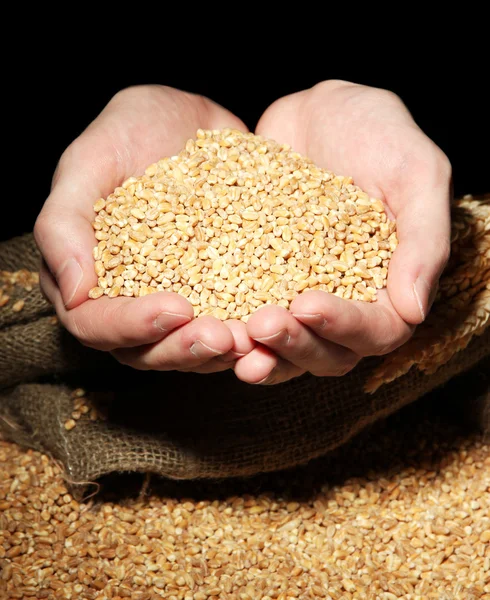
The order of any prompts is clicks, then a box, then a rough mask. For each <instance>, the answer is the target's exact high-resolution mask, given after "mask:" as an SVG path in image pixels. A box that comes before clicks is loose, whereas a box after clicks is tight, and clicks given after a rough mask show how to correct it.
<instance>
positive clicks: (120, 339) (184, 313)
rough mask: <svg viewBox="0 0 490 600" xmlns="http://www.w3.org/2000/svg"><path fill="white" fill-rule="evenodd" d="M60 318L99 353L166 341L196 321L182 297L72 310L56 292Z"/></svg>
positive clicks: (105, 301) (162, 295)
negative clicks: (100, 351)
mask: <svg viewBox="0 0 490 600" xmlns="http://www.w3.org/2000/svg"><path fill="white" fill-rule="evenodd" d="M53 293H54V297H55V306H56V310H57V313H58V316H59V318H60V320H61V322H62V323H63V325H64V326H65V327H66V328H67V329H68V331H69V332H70V333H71V334H72V335H74V336H75V337H76V338H77V339H78V340H80V341H81V342H82V343H83V344H84V345H86V346H89V347H91V348H96V349H97V350H113V349H114V348H132V347H137V346H141V345H143V344H151V343H154V342H156V341H158V340H161V339H163V338H164V337H165V336H166V335H168V334H169V333H170V332H171V331H172V330H174V329H175V328H177V327H180V326H182V325H184V324H186V323H189V322H190V321H191V320H192V319H193V316H194V314H193V308H192V306H191V304H190V303H189V302H188V301H187V300H186V299H185V298H183V297H182V296H179V295H178V294H174V293H170V292H157V293H155V294H151V295H148V296H144V297H142V298H123V297H121V298H108V297H107V296H102V297H101V298H98V299H97V300H88V301H87V302H84V303H83V304H81V305H80V306H77V307H76V308H74V309H72V310H66V309H65V307H64V306H63V302H62V300H61V296H60V294H59V292H58V291H57V290H56V289H55V290H54V292H53Z"/></svg>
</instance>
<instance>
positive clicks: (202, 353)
mask: <svg viewBox="0 0 490 600" xmlns="http://www.w3.org/2000/svg"><path fill="white" fill-rule="evenodd" d="M190 351H191V352H192V354H194V356H195V357H196V358H209V355H210V354H211V355H214V356H219V355H220V354H223V352H221V351H220V350H216V348H211V346H208V345H207V344H205V343H204V342H201V340H196V341H195V342H194V343H193V344H192V346H191V347H190Z"/></svg>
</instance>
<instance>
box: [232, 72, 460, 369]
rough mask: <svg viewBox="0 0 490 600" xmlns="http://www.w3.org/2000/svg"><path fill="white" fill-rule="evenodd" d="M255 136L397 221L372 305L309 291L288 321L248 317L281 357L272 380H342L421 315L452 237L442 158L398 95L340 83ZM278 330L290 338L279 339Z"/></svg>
mask: <svg viewBox="0 0 490 600" xmlns="http://www.w3.org/2000/svg"><path fill="white" fill-rule="evenodd" d="M257 133H258V134H260V135H262V136H264V137H269V138H273V139H276V140H278V141H280V142H286V143H289V144H290V145H291V146H292V147H293V148H294V149H295V150H296V151H297V152H300V153H302V154H305V155H307V156H308V157H309V158H311V159H312V160H313V161H314V162H315V163H316V164H318V165H319V166H321V167H324V168H327V169H328V170H331V171H333V172H335V173H337V174H339V175H345V176H349V175H350V176H352V177H353V178H354V180H355V183H356V184H357V185H359V186H360V187H362V188H363V189H364V190H365V191H366V192H368V193H369V194H370V195H371V196H374V197H378V198H380V199H382V200H383V201H384V202H385V204H386V205H387V207H388V212H389V213H391V215H390V216H392V217H394V218H396V220H397V229H398V237H399V240H400V246H399V248H398V250H397V251H396V253H395V254H394V257H393V259H392V261H391V264H390V271H389V278H388V288H387V290H382V291H381V293H379V295H378V302H376V303H374V304H366V303H362V302H354V301H347V300H340V299H339V298H337V297H335V296H333V295H330V294H325V293H323V292H309V293H308V294H302V295H300V296H299V297H297V298H296V299H295V300H294V301H293V303H292V304H291V307H290V309H291V314H289V315H288V314H285V313H284V312H283V311H279V310H278V309H277V308H274V307H269V308H267V309H262V310H261V311H259V312H258V313H257V314H256V315H253V316H252V317H251V319H250V321H249V323H248V324H247V331H248V333H249V335H250V336H251V337H252V338H254V339H255V340H257V341H261V342H262V343H264V344H266V345H267V346H268V348H269V350H274V351H276V352H277V353H278V354H279V355H280V356H281V359H282V363H280V364H279V367H280V368H279V370H280V371H281V370H282V374H281V373H280V374H279V376H277V377H273V378H272V380H273V381H278V380H281V379H287V378H289V377H290V376H295V375H297V374H299V373H301V372H302V371H305V370H309V371H311V372H312V373H314V374H317V375H328V374H330V375H334V374H340V373H343V372H346V371H347V370H349V368H352V366H353V365H354V364H355V363H356V361H357V360H359V358H360V357H362V356H367V355H371V354H384V353H386V352H388V351H390V350H392V349H394V348H395V347H397V346H398V345H400V344H402V343H403V342H404V341H406V340H407V339H408V337H409V336H410V335H411V333H412V331H413V326H414V324H416V323H419V322H420V321H421V320H423V318H424V317H425V311H426V308H424V307H426V306H427V304H428V303H429V302H430V299H429V298H428V297H429V289H430V286H432V285H433V280H434V279H436V277H437V272H439V273H440V269H441V266H442V265H443V264H444V258H445V245H446V246H447V243H448V231H449V218H448V212H449V211H448V204H447V197H448V196H447V188H448V176H447V173H448V169H447V167H446V163H447V160H446V159H445V157H443V155H442V153H441V152H440V151H439V150H438V149H437V147H436V146H435V145H434V144H433V143H432V142H431V141H430V140H429V139H428V138H427V137H426V136H425V135H424V134H423V133H422V132H421V130H420V129H419V128H418V127H417V126H416V124H415V123H414V122H413V120H412V118H411V116H410V113H409V112H408V111H407V109H406V108H405V107H404V106H403V104H402V103H401V102H400V100H399V99H398V98H397V97H396V96H394V95H392V94H389V93H387V92H384V91H381V90H373V89H372V88H363V87H362V86H355V85H346V84H343V83H342V84H341V85H337V84H336V82H333V85H332V82H328V83H327V84H320V85H319V86H316V87H315V88H313V89H311V90H307V91H304V92H300V93H298V94H294V95H292V96H288V97H286V98H282V99H281V100H279V101H277V102H276V103H274V104H273V105H272V106H271V107H270V108H269V109H268V110H267V111H266V113H265V114H264V115H263V117H262V118H261V120H260V122H259V124H258V126H257ZM441 155H442V156H441ZM431 195H433V196H434V202H432V197H431ZM427 197H429V200H430V203H428V202H426V199H427ZM435 224H437V225H436V226H435ZM431 228H432V230H431ZM437 230H438V231H437ZM428 231H429V232H430V233H433V235H432V239H431V237H429V236H427V233H428ZM441 241H442V244H441ZM425 253H427V254H425ZM421 256H422V260H425V261H426V263H427V266H425V267H424V266H421ZM427 257H429V258H427ZM424 270H425V272H426V273H424ZM417 278H418V279H417ZM417 281H418V285H419V287H418V288H417V289H416V287H415V285H416V284H415V283H414V282H417ZM420 282H422V284H420ZM420 285H422V286H423V288H420ZM421 289H422V293H421V291H420V290H421ZM292 315H294V316H295V317H296V320H295V319H293V318H292ZM305 327H307V331H305ZM278 331H283V332H284V331H286V332H287V335H282V336H281V335H279V336H278V337H276V335H274V332H278ZM259 335H260V336H261V337H258V336H259ZM315 336H316V337H315ZM286 346H287V347H286ZM288 365H289V366H288ZM291 365H294V366H295V367H296V368H292V367H291ZM248 366H249V365H248V363H247V362H246V359H241V361H239V362H238V365H237V369H238V370H239V374H240V375H241V376H247V375H248Z"/></svg>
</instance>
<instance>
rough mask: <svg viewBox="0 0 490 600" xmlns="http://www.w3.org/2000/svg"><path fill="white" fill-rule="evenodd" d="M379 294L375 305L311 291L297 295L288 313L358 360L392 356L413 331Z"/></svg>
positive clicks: (384, 297) (384, 295) (386, 297)
mask: <svg viewBox="0 0 490 600" xmlns="http://www.w3.org/2000/svg"><path fill="white" fill-rule="evenodd" d="M382 292H383V291H382V290H381V291H380V292H379V293H378V300H377V302H374V303H368V302H361V301H357V300H343V299H342V298H339V297H338V296H335V294H328V293H326V292H321V291H311V292H306V293H303V294H300V295H299V296H297V297H296V298H295V299H294V300H293V301H292V302H291V306H290V310H291V313H292V314H293V316H294V317H295V318H296V319H298V321H300V322H301V323H303V324H304V325H307V326H308V327H309V328H310V329H311V330H312V331H313V332H314V333H315V334H316V335H318V336H319V337H321V338H323V339H325V340H329V341H330V342H333V343H335V344H339V345H340V346H345V347H346V348H349V349H350V350H352V351H353V352H355V353H356V354H357V355H359V356H375V355H382V354H386V353H387V352H391V351H392V350H394V349H395V348H397V347H398V346H400V345H401V344H403V343H404V342H406V341H407V340H408V339H409V338H410V336H411V334H412V332H413V327H412V326H410V325H409V324H408V323H405V322H404V320H403V319H402V318H401V317H400V315H399V314H398V313H397V312H396V311H395V310H394V308H393V307H392V306H391V303H390V300H389V298H388V295H387V293H386V292H385V293H384V294H383V293H382Z"/></svg>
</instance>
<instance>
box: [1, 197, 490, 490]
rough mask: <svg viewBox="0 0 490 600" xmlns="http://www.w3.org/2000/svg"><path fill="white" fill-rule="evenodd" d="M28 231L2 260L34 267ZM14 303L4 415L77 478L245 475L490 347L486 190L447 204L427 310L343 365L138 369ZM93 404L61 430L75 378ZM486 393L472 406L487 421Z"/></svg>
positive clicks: (391, 403) (353, 426)
mask: <svg viewBox="0 0 490 600" xmlns="http://www.w3.org/2000/svg"><path fill="white" fill-rule="evenodd" d="M38 259H39V257H38V256H37V252H36V250H35V245H34V243H33V239H32V236H24V237H22V238H17V239H14V240H12V241H10V242H7V243H4V244H1V245H0V270H4V271H16V270H18V269H23V268H25V269H33V268H34V265H35V264H36V262H37V261H38ZM16 297H22V298H23V299H24V300H25V306H24V308H23V310H21V311H20V312H18V313H14V312H12V308H11V302H8V303H7V304H6V305H5V306H3V307H2V308H0V428H1V430H2V431H3V434H4V435H5V437H6V438H8V439H10V440H13V441H16V442H18V443H21V444H23V445H27V446H30V447H33V448H36V449H38V450H41V451H43V452H47V453H49V454H50V455H52V456H53V457H54V458H56V459H58V460H59V461H60V462H61V464H62V465H63V467H64V469H65V472H66V475H67V479H68V480H69V481H71V482H73V483H77V482H80V483H83V482H87V481H91V480H94V479H96V478H98V477H100V476H101V475H104V474H107V473H110V472H114V471H143V472H148V471H149V472H154V473H158V474H160V475H164V476H166V477H170V478H174V479H194V478H219V477H231V476H238V475H240V476H242V475H253V474H255V473H259V472H267V471H273V470H277V469H283V468H286V467H291V466H294V465H299V464H302V463H305V462H307V461H309V460H311V459H312V458H314V457H318V456H321V455H323V454H325V453H326V452H328V451H330V450H332V449H333V448H336V447H337V446H339V445H340V444H342V443H343V442H345V441H346V440H348V439H349V438H351V437H352V436H353V435H354V434H355V433H357V432H358V431H360V430H361V429H363V428H364V427H366V425H368V424H370V423H373V422H375V421H376V420H378V419H380V418H381V417H384V416H387V415H388V414H390V413H392V412H394V411H396V410H398V409H399V408H400V407H402V406H404V405H406V404H409V403H411V402H413V401H414V400H416V399H418V398H420V397H421V396H422V395H424V394H426V393H427V392H429V391H431V390H433V389H434V388H436V387H438V386H440V385H442V384H444V383H447V382H448V381H449V380H450V379H451V378H452V377H454V376H456V375H458V374H461V373H464V372H466V371H468V370H470V369H471V368H472V367H475V366H476V365H477V364H478V363H479V362H480V361H482V360H484V359H485V358H488V356H489V355H490V328H489V327H488V325H489V315H490V201H489V199H488V198H484V199H480V200H473V199H472V198H470V197H466V198H464V199H462V200H459V201H457V202H455V205H454V210H453V242H452V259H451V261H450V264H449V265H448V267H447V269H446V271H445V273H444V275H443V277H442V279H441V284H440V292H439V295H438V298H437V299H436V303H435V305H434V308H433V310H432V312H431V315H430V317H429V318H428V319H427V320H426V322H425V323H424V324H423V325H422V326H420V327H419V328H418V330H417V332H416V335H415V336H414V338H413V339H412V340H411V341H409V342H408V343H407V344H406V345H405V346H403V347H402V348H400V349H398V350H397V351H395V352H393V353H392V354H391V355H388V356H387V357H385V358H370V359H365V360H363V361H362V362H361V363H360V364H359V365H358V366H357V367H356V369H354V370H353V371H352V372H351V373H350V374H348V375H346V376H344V377H338V378H316V377H313V376H310V375H304V376H302V377H300V378H298V379H295V380H292V381H289V382H287V383H284V384H280V385H277V386H270V387H265V386H253V385H248V384H245V383H243V382H240V381H238V380H237V379H236V378H235V376H234V375H233V374H232V373H231V372H225V373H219V374H213V375H197V374H189V373H185V374H184V373H178V372H172V373H155V372H144V373H143V372H137V371H134V370H132V369H130V368H128V367H123V366H121V365H119V364H118V363H116V361H115V360H113V359H112V358H111V357H110V355H108V354H104V353H101V352H97V351H94V350H89V349H86V348H84V347H82V346H81V345H80V344H78V342H76V340H74V339H73V338H72V337H71V336H70V335H69V334H68V333H67V332H65V331H64V330H63V329H62V328H61V326H60V325H59V323H58V322H57V320H56V319H55V318H54V317H53V313H52V310H51V308H50V307H49V305H48V304H47V303H46V302H45V300H44V299H43V298H42V296H41V295H40V292H39V289H38V288H34V289H33V290H32V291H31V292H29V293H28V294H26V293H25V292H24V293H23V294H22V291H21V290H20V289H17V290H14V293H12V298H16ZM79 387H82V388H83V389H85V390H87V402H88V403H89V405H90V406H91V407H94V408H96V409H97V411H98V412H97V414H98V415H99V416H101V415H104V418H97V419H95V420H91V418H90V415H89V413H87V414H84V415H82V416H81V418H80V419H78V420H77V422H76V426H75V427H74V428H73V429H71V430H70V431H67V430H66V429H65V426H64V424H65V422H66V421H67V420H68V419H70V418H71V414H72V412H73V410H74V402H75V396H76V395H77V393H74V390H75V389H76V388H79ZM489 405H490V403H489V398H488V394H487V395H486V396H485V395H483V396H482V397H480V398H479V399H478V404H477V405H476V399H475V406H474V407H473V408H472V410H473V414H474V415H476V417H475V418H477V419H479V425H480V427H482V428H487V429H488V430H490V423H489V414H490V409H489Z"/></svg>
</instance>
